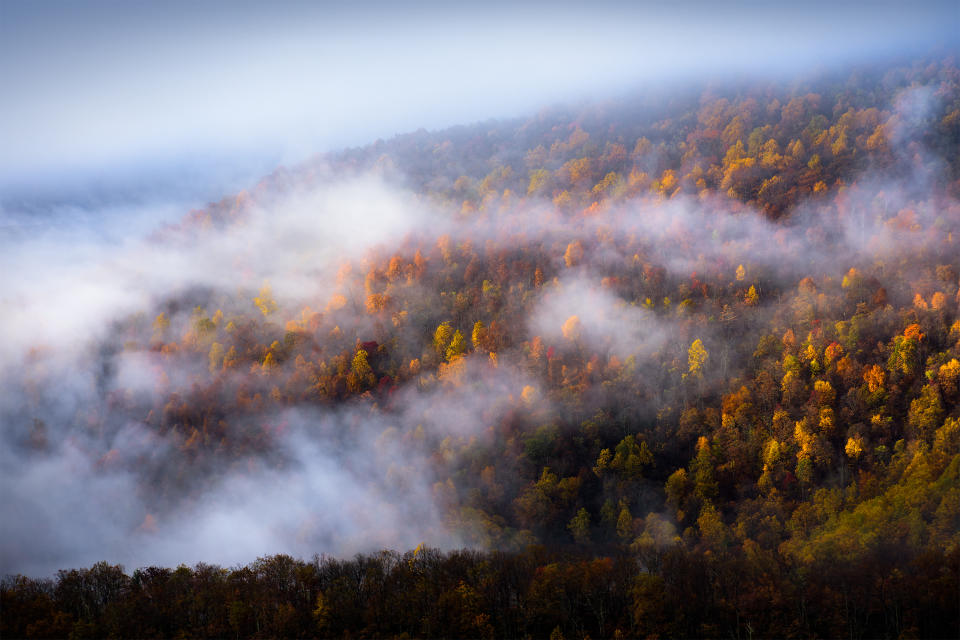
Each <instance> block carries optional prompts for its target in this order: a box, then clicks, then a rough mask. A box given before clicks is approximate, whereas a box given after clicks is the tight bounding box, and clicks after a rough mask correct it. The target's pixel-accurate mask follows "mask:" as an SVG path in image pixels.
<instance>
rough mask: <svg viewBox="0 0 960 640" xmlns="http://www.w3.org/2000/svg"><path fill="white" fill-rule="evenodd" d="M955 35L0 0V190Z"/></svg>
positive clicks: (798, 19)
mask: <svg viewBox="0 0 960 640" xmlns="http://www.w3.org/2000/svg"><path fill="white" fill-rule="evenodd" d="M514 4H519V5H520V6H513V5H514ZM958 32H960V10H958V8H957V4H956V2H954V1H951V0H947V1H939V2H912V3H909V4H908V3H905V2H858V3H838V2H773V1H771V2H753V3H743V2H740V3H727V2H723V3H721V2H632V3H631V2H622V3H611V2H605V3H604V2H601V3H583V5H578V4H574V3H564V2H549V3H547V2H542V3H496V2H494V3H488V2H485V3H470V4H467V3H439V2H435V3H393V2H323V3H306V2H303V3H281V2H271V3H253V2H221V1H207V2H177V1H174V2H162V3H146V2H136V1H130V0H127V1H124V2H104V1H91V2H58V1H44V2H26V1H20V0H2V1H0V81H2V85H0V86H2V90H0V115H2V117H0V140H2V141H3V143H2V144H0V196H2V195H3V191H4V190H6V191H7V192H8V193H9V192H10V191H11V190H13V191H16V190H18V189H19V190H23V189H24V188H25V187H30V186H31V185H32V188H33V189H34V190H41V191H42V190H43V189H45V188H49V189H53V188H54V187H58V188H63V187H64V186H65V185H67V186H69V185H70V184H72V182H77V183H84V182H85V181H86V182H90V181H96V180H100V181H106V182H107V183H109V182H110V181H111V180H112V181H113V182H122V181H123V180H125V179H127V178H128V177H131V176H136V175H137V174H141V173H150V172H152V173H154V174H155V175H157V176H158V177H157V179H160V177H159V174H161V173H164V172H166V173H170V172H171V171H173V172H174V173H178V176H177V177H176V179H177V180H182V181H189V179H191V178H192V179H194V180H211V179H212V180H213V181H217V180H220V179H222V180H224V181H229V179H230V178H231V177H235V175H236V173H237V172H238V171H242V170H244V169H247V170H251V171H256V172H263V171H265V170H266V169H267V168H268V167H269V166H271V165H272V164H275V163H277V162H281V161H286V162H290V161H296V160H298V159H302V158H304V157H305V156H307V155H309V154H310V153H312V152H316V151H322V150H327V149H331V148H336V147H340V146H346V145H360V144H364V143H367V142H370V141H372V140H374V139H376V138H377V137H390V136H393V135H395V134H397V133H402V132H405V131H408V130H413V129H416V128H419V127H426V128H438V127H443V126H448V125H452V124H457V123H464V122H470V121H476V120H480V119H486V118H489V117H497V116H501V117H502V116H513V115H520V114H522V113H524V112H526V111H529V110H533V109H536V108H537V107H539V106H542V105H543V104H544V103H549V102H555V101H559V100H565V99H577V98H581V97H583V96H587V95H597V94H604V93H611V92H616V91H621V90H624V89H628V88H633V87H636V86H643V83H650V82H662V81H664V80H667V79H683V78H687V77H691V76H693V75H694V74H701V75H708V76H715V75H716V74H719V73H743V72H752V73H757V72H770V71H779V70H784V71H795V70H796V69H797V67H798V66H811V65H818V66H819V65H827V64H830V63H833V62H837V61H839V60H847V59H850V58H855V59H857V60H860V61H862V60H869V59H871V58H873V57H876V56H880V55H886V54H890V53H897V52H903V51H908V50H909V51H917V52H922V51H926V50H928V49H929V48H930V47H931V46H935V45H938V44H939V45H948V46H951V47H952V46H955V45H956V38H957V35H956V34H957V33H958ZM212 166H217V167H219V169H220V171H221V173H222V175H218V176H214V177H212V178H211V177H209V175H213V174H210V171H211V167H212ZM175 169H178V171H177V170H175ZM208 174H209V175H208ZM130 179H132V178H130ZM2 202H3V200H2V199H0V203H2ZM8 202H9V198H8ZM8 207H9V204H8Z"/></svg>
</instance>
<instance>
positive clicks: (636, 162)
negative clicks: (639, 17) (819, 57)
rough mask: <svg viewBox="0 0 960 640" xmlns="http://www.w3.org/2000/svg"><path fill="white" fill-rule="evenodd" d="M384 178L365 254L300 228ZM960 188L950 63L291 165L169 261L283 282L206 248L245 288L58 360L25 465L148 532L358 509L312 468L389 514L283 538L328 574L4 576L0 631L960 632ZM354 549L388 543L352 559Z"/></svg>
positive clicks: (44, 364)
mask: <svg viewBox="0 0 960 640" xmlns="http://www.w3.org/2000/svg"><path fill="white" fill-rule="evenodd" d="M358 181H359V182H358ZM355 182H357V183H358V184H360V186H359V187H357V188H358V189H359V190H361V191H362V190H365V189H367V187H366V186H365V185H369V184H371V182H372V183H375V184H377V185H386V186H385V187H383V188H385V189H389V190H390V192H391V193H393V192H394V191H396V192H399V193H401V194H402V196H398V197H400V198H401V199H402V200H403V202H404V204H403V207H405V210H413V211H416V212H417V216H418V217H417V218H416V223H415V224H412V225H409V227H399V228H397V229H398V230H397V231H396V232H394V231H393V229H394V227H389V225H387V226H388V227H389V229H390V230H389V232H387V233H383V232H382V228H381V225H382V224H383V223H382V219H381V218H380V217H379V215H378V214H377V212H376V210H375V209H376V206H373V208H372V209H371V211H370V214H369V217H367V216H366V215H365V214H364V215H356V214H352V217H350V219H349V220H346V221H345V222H346V223H347V224H346V228H347V230H348V231H347V235H346V236H345V238H346V239H345V240H344V241H343V243H344V245H345V246H346V245H349V246H350V247H351V248H353V247H361V248H362V250H358V251H353V250H352V249H351V250H350V251H347V250H346V249H345V250H344V252H343V254H342V255H340V254H337V253H335V252H334V253H330V252H328V251H325V252H324V253H323V255H322V256H320V255H319V253H317V254H314V252H313V250H312V249H311V246H310V244H309V242H310V240H309V238H306V239H305V238H303V237H302V236H297V235H296V234H286V235H284V234H282V233H281V231H283V230H284V229H285V227H284V226H283V225H284V218H283V216H281V215H280V214H279V213H275V211H279V210H280V209H282V207H283V206H284V205H283V203H284V202H287V200H288V199H289V198H291V197H294V198H301V196H302V194H303V193H305V192H310V191H311V190H314V189H316V188H318V187H319V188H325V187H324V185H331V184H334V185H335V184H344V183H346V184H353V183H355ZM378 188H379V187H378ZM958 197H960V69H958V68H957V65H956V63H955V62H954V61H953V60H952V59H945V60H924V61H918V62H915V63H911V64H908V65H904V66H898V67H888V68H866V69H857V70H848V72H845V73H843V74H834V75H829V76H820V77H816V78H806V79H801V80H797V81H795V82H793V83H790V84H772V83H771V84H759V83H758V84H747V83H744V84H742V85H739V86H737V85H717V86H710V87H698V88H696V89H687V90H683V91H671V92H663V93H662V94H649V95H634V96H624V97H621V98H619V99H617V100H613V101H608V102H598V103H591V104H586V105H581V106H579V107H576V108H573V107H554V108H550V109H546V110H544V111H542V112H540V113H538V114H537V115H535V116H533V117H530V118H529V119H525V120H517V121H491V122H486V123H481V124H475V125H469V126H463V127H457V128H454V129H449V130H443V131H435V132H426V131H419V132H416V133H411V134H407V135H403V136H399V137H397V138H395V139H392V140H389V141H378V142H376V143H374V144H372V145H370V146H367V147H362V148H358V149H350V150H346V151H342V152H338V153H335V154H329V155H325V156H321V157H317V158H316V159H315V160H314V161H312V162H309V163H307V164H305V165H302V166H298V167H293V168H289V169H279V170H277V172H275V173H274V174H272V175H271V176H269V177H267V178H265V179H264V180H263V181H262V182H261V183H260V184H259V185H257V186H256V187H255V188H252V189H250V190H249V191H248V192H244V193H241V194H239V195H236V196H231V197H229V198H226V199H224V200H223V201H221V202H219V203H216V204H213V205H210V206H209V207H207V208H205V209H203V210H199V211H194V212H191V213H190V215H188V216H187V217H185V218H184V219H183V221H182V222H181V223H180V224H179V225H177V226H176V227H169V228H165V229H161V230H158V231H157V232H156V233H155V234H154V235H153V236H152V237H151V239H150V240H149V243H150V246H151V247H159V248H160V249H158V250H163V251H166V250H172V251H181V250H192V249H191V248H192V247H196V246H201V247H202V246H206V245H204V244H203V243H204V242H207V240H206V239H210V238H212V239H216V241H218V242H219V241H221V240H223V239H230V238H234V239H236V238H240V239H243V238H248V237H252V236H258V237H259V236H262V235H264V234H266V235H269V234H271V233H273V232H274V231H276V232H277V237H278V238H280V240H279V241H278V242H277V243H276V244H274V245H270V246H271V247H273V250H274V253H272V254H270V255H261V254H258V253H257V247H259V246H261V245H256V244H248V243H247V242H246V241H243V242H239V241H238V242H232V241H231V242H228V243H227V244H226V245H224V246H226V247H228V248H227V249H223V246H220V245H215V246H218V247H219V249H218V251H221V252H220V253H216V254H215V255H214V256H213V258H211V264H212V263H213V262H215V261H218V262H219V263H220V266H223V265H222V262H223V260H221V258H223V257H224V256H226V261H227V265H226V268H227V269H228V270H229V272H230V273H232V274H233V278H232V279H231V280H230V281H225V282H220V283H218V284H217V285H216V286H214V285H205V286H195V287H189V288H172V289H171V290H169V291H167V292H164V293H163V294H162V295H155V296H153V297H152V298H151V299H150V300H149V302H148V303H147V304H145V305H143V306H142V308H140V309H139V310H138V311H137V312H135V313H131V314H128V315H124V316H123V317H117V318H111V319H109V322H108V323H107V324H106V325H104V326H102V327H100V328H101V329H104V330H105V331H104V332H103V336H104V337H103V338H102V339H100V340H99V341H97V342H96V343H95V344H85V345H84V347H83V348H84V351H83V354H84V356H83V359H84V366H86V367H89V370H90V371H91V372H92V373H91V376H90V378H89V380H88V381H87V385H88V387H86V388H85V389H86V390H85V391H83V392H80V391H76V390H73V389H69V388H68V389H66V390H65V389H64V388H63V387H60V388H51V387H52V381H53V380H55V378H53V377H52V374H51V373H50V368H51V364H50V361H51V359H52V358H54V356H53V355H51V353H50V352H51V349H50V348H49V347H47V346H45V345H43V344H37V345H35V347H34V348H33V350H32V351H31V352H30V354H29V355H28V357H26V358H25V359H24V361H23V363H22V366H21V367H20V368H19V370H18V372H17V374H16V376H15V377H14V376H10V375H8V376H7V378H6V379H5V385H6V386H7V387H8V388H10V389H12V390H14V391H15V392H16V393H17V394H18V397H20V398H21V401H20V402H19V403H18V404H16V405H15V406H14V405H10V404H9V403H8V404H7V405H5V406H4V407H3V409H4V414H3V416H2V418H3V420H4V421H5V422H6V423H8V424H10V425H12V432H13V433H14V434H15V443H14V445H12V446H15V447H16V448H17V451H18V452H19V455H20V456H21V457H22V458H23V459H24V460H26V461H28V462H30V463H31V464H36V465H40V464H43V461H44V460H46V459H48V458H49V457H50V456H53V455H55V454H56V455H59V453H57V452H61V451H62V450H63V447H64V446H65V443H69V445H70V446H71V447H73V449H75V450H77V451H81V452H82V453H80V454H76V455H77V456H78V458H79V459H81V460H89V461H90V463H89V469H90V474H91V477H109V476H110V474H117V473H122V474H124V476H125V477H131V478H133V482H134V485H135V487H136V493H137V499H138V500H140V501H142V505H143V508H142V509H141V510H140V511H135V510H131V513H133V512H134V511H135V515H134V516H131V517H132V518H133V520H132V521H130V522H126V524H125V525H124V526H126V527H127V530H128V531H129V532H130V535H141V534H144V535H149V534H151V533H152V532H156V531H161V532H162V531H163V526H164V522H165V519H172V518H174V517H175V515H176V514H177V513H179V511H180V510H182V509H183V508H184V505H192V506H198V508H200V509H202V508H204V507H203V505H204V504H205V502H204V499H205V496H206V495H208V493H209V492H211V491H213V490H214V489H215V488H218V487H222V486H224V484H228V483H229V484H230V486H234V487H237V486H238V487H241V488H240V489H237V491H239V492H243V491H247V490H249V491H250V492H251V494H255V493H256V488H255V485H256V482H257V481H256V479H257V478H259V477H261V474H264V473H267V474H281V476H280V477H283V478H286V479H287V480H285V484H284V489H283V491H282V492H281V493H279V494H276V495H274V494H271V495H272V498H269V499H268V500H258V501H255V505H256V506H255V508H257V509H262V516H260V517H263V518H266V519H269V518H273V517H277V518H278V519H282V518H280V517H279V516H277V515H276V514H277V513H278V512H280V513H282V509H283V506H282V503H283V502H284V501H286V500H289V501H290V502H291V503H296V502H297V501H298V500H300V499H302V498H303V496H305V495H307V494H310V493H311V492H314V493H315V492H317V491H321V492H322V491H324V490H323V489H322V488H319V487H324V486H332V485H333V484H335V482H334V480H333V479H331V478H328V477H326V476H323V477H320V478H319V479H318V478H317V477H316V476H315V475H311V472H310V471H309V462H305V461H309V460H310V459H324V460H327V459H329V460H334V461H337V464H339V465H342V466H339V467H338V466H334V468H342V469H343V473H344V474H348V475H349V476H350V477H351V478H353V479H354V480H355V482H356V486H359V487H362V490H357V492H356V493H355V494H354V493H350V494H349V495H348V504H347V505H346V507H345V511H346V512H348V514H349V515H348V516H344V515H343V514H340V513H332V512H324V511H318V512H316V513H311V514H310V515H309V517H306V518H303V519H298V520H297V521H296V522H292V523H290V522H286V521H284V523H283V526H284V527H286V526H288V525H289V529H290V530H291V531H295V532H296V535H297V536H299V537H298V538H297V539H298V540H300V541H301V542H303V543H304V544H305V545H307V546H310V547H311V548H312V549H314V551H315V552H316V553H317V554H319V555H318V556H317V557H315V558H314V559H313V560H312V561H311V560H309V559H308V557H307V558H306V559H303V560H298V559H294V558H291V557H290V556H288V555H276V556H270V557H265V558H261V559H259V560H256V562H253V563H251V564H249V565H247V566H242V567H235V568H232V569H221V568H219V567H217V566H212V565H206V564H200V565H197V566H196V567H194V568H190V567H185V566H181V567H180V568H177V569H173V568H169V569H166V568H158V567H150V568H140V569H137V568H136V567H128V568H127V569H126V571H127V573H125V569H124V568H122V567H119V566H115V565H113V564H112V562H113V561H112V560H110V559H107V562H104V563H100V564H97V565H95V566H93V567H91V568H89V569H71V568H69V567H64V570H63V571H60V572H59V573H58V574H57V576H56V577H55V578H53V579H52V580H48V579H45V578H42V577H40V576H32V577H22V576H18V577H8V578H6V579H5V580H4V583H3V591H2V598H3V599H2V610H0V611H2V614H0V635H2V636H3V637H5V638H6V637H36V638H43V637H66V636H68V635H69V636H71V637H107V636H119V637H154V636H157V637H159V636H163V637H167V636H174V635H183V636H184V637H190V636H198V637H199V636H203V637H225V636H231V637H232V636H238V637H239V636H245V637H274V636H285V637H294V636H297V637H300V636H302V637H312V636H323V637H341V636H342V637H355V636H364V637H366V636H377V637H380V636H389V637H393V636H399V635H402V634H408V635H409V636H415V637H492V636H496V637H523V636H526V635H531V636H534V637H547V636H549V637H551V638H554V637H567V638H573V637H576V638H580V637H587V636H589V637H593V638H600V637H737V638H741V637H753V636H756V637H761V636H762V637H788V636H789V637H841V636H842V637H855V638H860V637H952V636H956V635H957V634H958V633H960V603H958V593H960V408H958V407H960V315H958V304H960V289H958V285H960V201H958ZM298 201H299V200H298ZM325 202H327V201H325V200H322V199H321V200H319V201H317V200H308V203H310V204H309V206H308V207H307V209H308V211H309V212H310V215H314V212H315V221H316V225H318V226H319V227H322V226H323V224H324V220H325V219H326V218H325V217H324V216H333V217H336V216H337V215H338V211H337V210H336V209H335V207H333V208H332V209H331V208H330V207H331V205H329V204H324V203H325ZM376 202H378V201H376V200H375V201H374V204H375V203H376ZM311 207H312V208H311ZM324 207H327V208H324ZM301 209H302V207H301ZM312 219H313V218H312ZM321 233H322V232H321ZM265 261H266V262H267V263H269V264H272V265H280V266H279V267H278V268H274V269H273V270H272V272H271V273H272V277H271V278H269V279H264V278H263V277H261V270H260V269H259V267H258V265H260V264H262V263H263V262H265ZM304 292H308V293H304ZM79 339H80V338H78V340H79ZM65 396H69V397H71V398H74V399H76V402H66V401H64V400H63V398H64V397H65ZM130 425H135V427H136V428H135V430H133V427H131V426H130ZM291 442H292V443H293V444H292V445H291V444H290V443H291ZM73 449H72V450H73ZM77 464H82V463H79V462H78V463H77ZM326 468H330V467H326ZM243 478H248V479H250V484H249V485H245V484H243ZM237 483H239V484H237ZM330 491H335V490H333V489H331V490H330ZM371 496H375V497H376V498H375V499H374V498H371ZM241 499H242V497H241ZM270 502H272V503H275V504H278V505H280V506H279V507H274V506H272V505H270V504H268V503H270ZM338 504H339V503H338ZM383 504H388V505H394V507H395V509H393V510H389V511H378V510H377V508H376V507H377V505H383ZM351 505H352V506H351ZM138 508H139V507H138ZM345 517H349V518H350V522H351V523H352V524H351V527H346V526H344V527H341V528H338V527H332V526H331V525H330V524H328V523H329V522H340V521H341V519H342V518H345ZM358 523H359V524H358ZM278 526H280V525H278ZM357 531H362V532H363V533H362V535H363V536H367V537H365V538H364V540H372V541H373V542H374V543H375V544H376V545H377V546H378V547H384V548H394V549H396V550H395V551H383V552H380V553H377V552H376V547H370V546H369V545H367V546H368V547H369V548H366V549H363V548H356V549H354V550H356V551H362V552H363V554H362V555H358V556H356V557H355V558H353V559H352V560H351V559H345V558H343V557H341V558H339V559H338V558H336V557H333V556H336V555H337V554H340V553H342V550H343V549H345V548H347V547H344V544H343V543H344V541H349V539H350V538H351V537H352V536H355V535H361V534H359V533H356V532H357ZM371 531H373V532H375V535H374V537H369V536H370V535H372V534H370V532H371ZM411 539H413V540H418V539H419V540H422V541H423V542H424V543H425V544H424V545H422V546H420V547H418V548H417V549H416V550H415V551H409V550H408V547H413V546H415V542H414V543H411ZM456 549H461V550H459V551H457V550H456ZM281 551H283V550H282V549H278V550H277V553H280V552H281ZM331 554H332V555H331ZM134 569H135V570H134ZM131 572H132V573H131Z"/></svg>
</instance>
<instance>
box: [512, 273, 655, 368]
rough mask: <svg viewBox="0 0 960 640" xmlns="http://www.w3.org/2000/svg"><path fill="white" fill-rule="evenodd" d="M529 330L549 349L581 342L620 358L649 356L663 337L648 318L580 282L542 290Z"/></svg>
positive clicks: (574, 280) (645, 313)
mask: <svg viewBox="0 0 960 640" xmlns="http://www.w3.org/2000/svg"><path fill="white" fill-rule="evenodd" d="M529 328H530V331H531V332H532V333H533V334H534V335H540V336H542V337H544V338H546V339H548V341H549V342H550V343H552V344H564V343H565V344H570V345H574V344H576V343H577V342H578V341H583V342H584V343H586V344H587V345H589V348H590V349H591V350H594V351H598V352H603V351H607V350H608V351H610V352H611V353H613V354H615V355H617V356H620V357H626V356H630V355H636V354H641V353H651V352H653V351H655V350H657V349H658V348H659V347H660V346H661V345H662V344H663V343H664V341H665V340H666V339H667V337H668V335H669V334H668V332H667V331H666V330H665V328H664V327H662V326H661V324H660V322H659V321H658V320H657V318H656V316H655V315H654V314H653V313H652V312H650V311H648V310H647V309H644V308H642V307H637V306H634V305H631V304H628V303H627V302H626V301H625V300H623V299H621V298H619V297H617V296H615V295H614V294H612V293H610V292H609V291H607V290H605V289H604V288H603V287H601V286H599V284H598V283H594V282H590V281H588V280H586V279H584V278H580V277H575V278H572V279H569V280H563V281H560V282H559V283H558V284H557V286H556V288H554V289H550V290H547V291H546V293H544V295H543V299H542V300H541V301H540V304H539V306H538V307H537V308H536V309H535V310H534V312H533V313H532V315H531V319H530V323H529Z"/></svg>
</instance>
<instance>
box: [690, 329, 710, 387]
mask: <svg viewBox="0 0 960 640" xmlns="http://www.w3.org/2000/svg"><path fill="white" fill-rule="evenodd" d="M709 357H710V354H709V353H707V350H706V348H704V346H703V342H702V341H701V340H700V338H697V339H696V340H694V341H693V344H691V345H690V348H689V349H688V350H687V364H688V366H689V371H688V372H687V373H686V374H684V375H685V376H687V375H690V376H694V377H697V378H702V377H703V365H704V364H706V362H707V359H708V358H709Z"/></svg>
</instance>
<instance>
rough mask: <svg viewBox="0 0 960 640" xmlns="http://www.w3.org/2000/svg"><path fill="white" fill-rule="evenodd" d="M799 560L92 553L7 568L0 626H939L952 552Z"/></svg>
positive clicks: (858, 630) (902, 630)
mask: <svg viewBox="0 0 960 640" xmlns="http://www.w3.org/2000/svg"><path fill="white" fill-rule="evenodd" d="M904 552H905V550H904V549H901V548H897V546H895V545H887V546H882V545H881V547H879V548H878V550H877V552H876V554H873V555H871V556H869V557H864V558H862V559H860V560H859V561H858V562H855V563H853V562H851V563H847V564H842V565H836V564H832V565H831V566H829V567H828V566H824V564H825V562H826V561H825V560H824V561H816V560H815V561H813V563H812V564H810V565H808V566H798V565H796V564H791V563H788V562H784V559H783V558H782V557H779V556H777V555H775V554H766V553H763V552H759V551H758V550H755V549H745V550H741V551H738V552H736V553H734V552H720V553H715V552H713V551H711V550H704V549H685V548H684V547H683V546H682V545H678V546H676V547H673V548H671V549H668V550H665V551H663V552H662V553H661V554H659V555H658V557H657V558H656V562H655V564H656V567H651V568H644V567H642V565H641V563H639V562H638V561H637V560H636V558H635V557H633V556H625V555H617V556H613V557H586V556H582V555H577V554H573V553H559V552H551V551H547V550H546V549H545V548H544V547H530V548H529V549H527V550H526V551H524V552H520V553H500V552H492V553H483V552H479V551H454V552H449V553H442V552H440V551H437V550H433V549H425V548H422V547H421V548H418V549H417V550H415V551H410V552H407V553H405V554H403V555H401V554H399V553H396V552H392V551H384V552H381V553H378V554H375V555H358V556H356V557H355V558H354V559H352V560H336V559H331V558H326V557H315V558H314V559H313V561H311V562H304V561H300V560H295V559H293V558H291V557H289V556H285V555H278V556H273V557H269V558H262V559H259V560H257V561H256V562H254V563H253V564H251V565H249V566H246V567H242V568H237V569H221V568H219V567H216V566H211V565H205V564H199V565H197V566H196V567H195V568H193V569H191V568H189V567H185V566H181V567H179V568H177V569H166V568H158V567H150V568H145V569H138V570H136V571H134V572H133V574H132V575H131V576H128V575H126V574H125V573H124V570H123V568H122V567H120V566H111V565H109V564H107V563H103V562H101V563H98V564H96V565H94V566H93V567H91V568H89V569H80V570H70V571H60V572H59V573H58V575H57V578H56V579H55V580H31V579H29V578H25V577H22V576H18V577H16V578H7V579H5V580H4V582H3V588H2V618H0V635H2V636H3V637H4V638H20V637H23V638H66V637H70V638H106V637H125V638H152V637H183V638H189V637H211V638H225V637H257V638H267V637H398V636H400V637H403V636H414V637H460V638H474V637H476V638H480V637H512V638H520V637H550V638H557V637H566V638H585V637H593V638H604V637H725V638H747V637H851V638H864V637H866V638H881V637H924V638H937V637H955V635H956V632H957V630H958V624H960V609H958V606H957V594H958V593H960V584H958V576H960V551H958V550H957V549H956V548H954V549H953V550H952V551H950V552H949V553H947V554H946V555H944V554H943V553H936V552H926V553H922V554H918V555H915V556H913V557H909V558H908V557H905V555H904Z"/></svg>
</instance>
